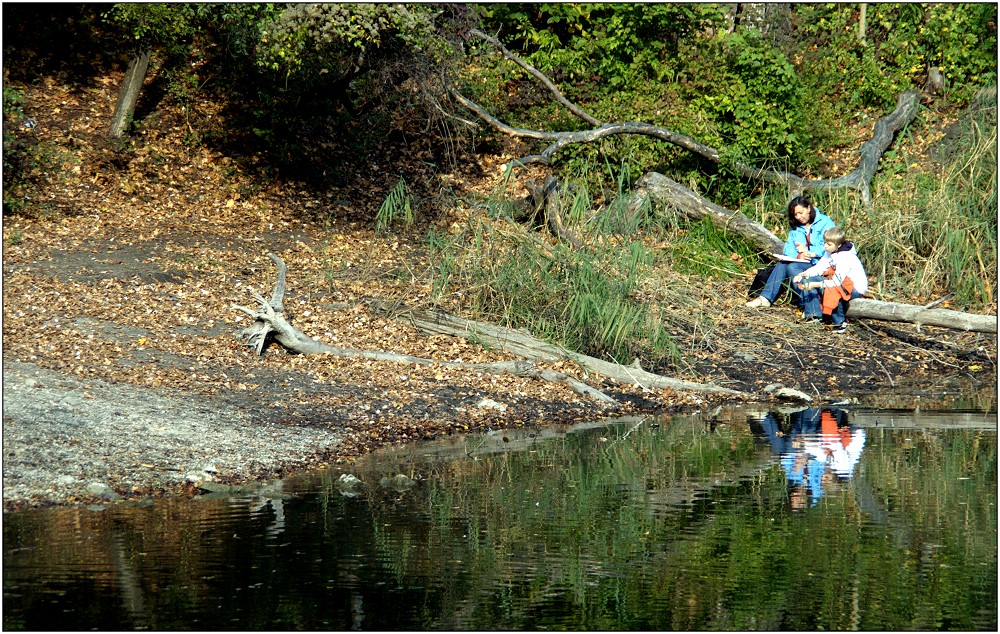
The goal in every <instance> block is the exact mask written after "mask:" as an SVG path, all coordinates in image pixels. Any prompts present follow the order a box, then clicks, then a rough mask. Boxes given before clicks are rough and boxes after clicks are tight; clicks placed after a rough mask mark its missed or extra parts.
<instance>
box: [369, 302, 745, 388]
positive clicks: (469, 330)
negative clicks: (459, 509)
mask: <svg viewBox="0 0 1000 634" xmlns="http://www.w3.org/2000/svg"><path fill="white" fill-rule="evenodd" d="M369 307H370V308H371V310H373V311H374V312H376V313H379V314H382V315H391V316H394V317H396V318H400V319H405V320H406V321H408V322H410V323H411V324H412V325H413V326H414V327H415V328H417V329H419V330H421V331H423V332H427V333H432V334H443V335H451V336H456V337H467V338H475V339H476V340H480V341H485V342H486V343H488V344H490V345H491V346H495V347H497V348H499V349H501V350H505V351H507V352H511V353H513V354H516V355H518V356H520V357H524V358H526V359H531V360H534V361H542V362H557V361H565V360H569V361H573V362H574V363H576V364H578V365H579V366H580V367H582V368H583V369H584V370H586V371H588V372H592V373H594V374H599V375H601V376H604V377H607V378H609V379H612V380H614V381H616V382H618V383H622V384H626V385H637V386H639V387H642V388H646V389H664V388H669V389H674V390H684V391H690V392H709V393H714V394H726V395H730V396H741V397H746V396H747V395H746V394H744V393H743V392H739V391H737V390H731V389H729V388H725V387H720V386H718V385H713V384H711V383H694V382H692V381H684V380H682V379H674V378H670V377H665V376H662V375H659V374H654V373H652V372H647V371H646V370H643V369H642V368H640V367H638V365H637V364H636V365H633V366H624V365H620V364H618V363H611V362H608V361H604V360H602V359H597V358H594V357H591V356H587V355H585V354H580V353H578V352H573V351H570V350H566V349H565V348H561V347H559V346H555V345H552V344H549V343H546V342H544V341H540V340H538V339H536V338H534V337H532V336H531V335H528V334H525V333H523V332H520V331H517V330H512V329H510V328H502V327H500V326H495V325H492V324H485V323H482V322H477V321H471V320H468V319H464V318H461V317H455V316H453V315H449V314H447V313H444V312H440V311H426V310H420V309H417V308H406V307H398V306H390V305H388V304H379V303H372V304H369Z"/></svg>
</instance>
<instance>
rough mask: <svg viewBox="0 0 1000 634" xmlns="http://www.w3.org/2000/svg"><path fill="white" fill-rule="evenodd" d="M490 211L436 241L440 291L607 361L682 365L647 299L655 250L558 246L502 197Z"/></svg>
mask: <svg viewBox="0 0 1000 634" xmlns="http://www.w3.org/2000/svg"><path fill="white" fill-rule="evenodd" d="M576 199H579V197H577V198H576ZM486 207H487V208H488V209H489V210H490V213H489V214H486V215H479V216H476V217H474V218H473V219H472V220H470V222H469V224H468V226H467V227H466V228H465V230H464V232H463V233H462V234H461V235H460V236H458V237H457V238H456V239H453V240H451V241H447V242H446V241H441V240H440V239H437V240H436V241H435V243H434V244H433V247H434V249H435V253H434V258H435V260H436V261H438V262H440V263H441V267H440V268H439V271H438V279H437V280H436V281H435V283H434V288H435V290H436V291H437V292H438V293H445V292H447V291H448V290H449V289H462V292H463V293H464V296H463V300H464V304H465V307H466V308H467V309H468V310H470V311H472V312H474V313H476V314H478V315H481V316H482V317H484V318H488V319H490V320H493V321H495V322H497V323H501V324H504V325H506V326H508V327H512V328H524V329H526V330H528V331H529V332H531V333H533V334H534V335H535V336H538V337H541V338H543V339H546V340H548V341H551V342H554V343H558V344H560V345H562V346H564V347H567V348H569V349H572V350H576V351H579V352H584V353H586V354H589V355H592V356H596V357H599V358H604V359H614V360H617V361H620V362H626V363H627V362H630V361H631V360H632V359H634V358H639V359H641V360H642V361H644V362H646V363H648V364H650V365H656V364H658V363H660V362H663V361H675V360H676V358H677V354H678V352H677V348H676V346H675V345H674V343H673V341H672V340H671V338H670V336H669V335H668V333H667V332H666V330H665V329H664V328H663V324H662V320H661V319H660V318H659V316H658V315H657V313H656V311H655V307H654V306H650V305H649V304H648V303H647V302H646V301H644V299H645V298H644V297H643V293H642V289H641V285H642V283H643V282H644V280H646V279H647V278H648V277H649V276H650V267H651V266H652V264H653V261H654V256H653V254H652V252H651V251H650V250H649V249H648V248H647V247H645V246H643V245H642V244H641V243H640V242H628V243H626V244H619V245H616V246H614V247H609V248H599V249H580V250H574V249H569V248H566V247H563V246H562V245H555V246H551V245H549V244H548V243H546V242H544V241H543V240H541V239H539V238H538V237H536V236H534V235H532V234H531V233H529V232H528V231H527V230H526V229H525V228H523V227H522V226H520V225H518V224H517V223H513V222H510V221H509V219H508V218H506V217H505V215H504V206H503V201H502V200H501V199H497V200H493V201H487V203H486ZM491 216H492V217H491Z"/></svg>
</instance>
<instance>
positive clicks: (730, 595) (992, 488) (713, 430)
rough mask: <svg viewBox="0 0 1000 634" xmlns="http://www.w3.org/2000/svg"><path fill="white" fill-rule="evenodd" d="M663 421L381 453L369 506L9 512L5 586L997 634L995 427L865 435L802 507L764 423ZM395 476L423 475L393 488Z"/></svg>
mask: <svg viewBox="0 0 1000 634" xmlns="http://www.w3.org/2000/svg"><path fill="white" fill-rule="evenodd" d="M657 423H659V427H658V428H654V427H653V426H652V425H651V424H649V422H647V423H644V424H641V425H636V424H634V423H627V424H623V425H620V426H604V427H594V428H593V429H591V430H587V431H584V432H580V433H569V434H563V435H562V436H560V437H558V438H553V439H551V440H546V441H545V442H537V443H535V444H527V446H526V448H525V449H524V450H522V451H519V452H516V453H506V454H503V453H497V454H488V455H487V454H483V455H475V456H474V457H469V456H468V455H466V453H465V452H464V451H463V452H460V453H459V455H461V456H462V458H460V459H457V460H448V461H430V460H428V461H425V462H414V461H411V460H408V459H407V458H406V457H405V456H403V455H402V454H395V455H391V457H388V458H380V457H375V458H373V459H372V460H370V461H366V462H364V463H361V464H359V465H357V468H356V469H355V470H354V471H353V473H354V474H355V475H357V476H358V477H359V478H361V480H362V482H363V484H364V486H363V487H362V488H360V489H359V490H360V491H361V493H360V494H359V496H358V497H356V498H346V497H344V496H342V495H341V494H340V492H339V490H338V489H337V487H336V480H337V476H338V475H339V474H338V473H335V472H333V470H330V471H331V472H330V473H328V474H326V475H325V476H322V478H321V479H320V480H319V481H318V486H319V488H320V492H319V493H318V494H315V493H313V492H314V491H315V487H316V486H317V484H310V485H308V487H309V488H310V490H311V491H313V492H310V493H305V494H302V495H299V496H298V497H288V495H294V494H296V493H301V491H297V490H296V487H298V486H306V485H297V484H295V483H290V484H289V486H288V487H286V491H284V492H282V493H283V494H282V495H280V496H278V495H277V494H276V493H277V492H274V494H273V495H271V498H270V499H269V498H268V497H267V496H258V497H257V498H254V497H253V496H251V495H248V496H247V497H246V498H243V499H237V500H225V499H219V500H209V499H205V500H202V501H196V502H188V503H159V504H156V505H151V506H148V507H125V506H117V507H112V508H110V509H108V510H106V511H104V512H100V513H95V512H91V511H86V510H83V509H63V510H59V511H55V512H46V513H44V514H41V513H39V514H35V515H32V514H31V513H23V514H12V515H11V516H9V517H6V518H5V525H4V532H5V540H4V541H5V555H6V556H5V570H4V572H5V575H4V585H5V592H10V593H11V595H13V594H15V593H17V591H18V590H17V584H18V579H19V575H21V570H22V567H24V566H39V567H45V566H51V567H53V568H55V567H56V566H64V568H63V569H65V566H66V565H69V566H70V567H71V569H73V570H85V571H87V572H86V574H87V575H88V577H89V579H90V582H89V583H88V584H84V585H81V587H79V588H75V589H67V593H68V594H67V596H66V597H65V598H64V599H62V601H63V604H64V605H70V604H72V605H74V606H88V607H87V608H81V609H85V610H89V611H90V612H89V615H90V616H91V617H93V618H100V619H101V620H100V621H99V622H100V624H101V627H103V628H106V629H134V628H136V627H150V628H153V629H191V628H192V627H196V628H197V629H232V628H234V627H238V628H240V629H325V630H338V629H351V628H354V629H394V628H395V629H398V628H403V629H442V628H443V629H470V628H472V629H538V628H539V627H543V626H544V627H548V626H552V627H554V626H557V625H560V626H563V627H566V626H570V627H574V628H575V629H598V630H600V629H665V628H668V629H734V630H744V629H770V630H777V629H792V630H795V629H805V630H813V629H819V628H823V629H850V628H862V629H872V630H879V629H911V628H916V629H934V628H943V629H947V628H952V629H982V626H983V623H984V619H985V620H989V618H991V617H992V618H993V619H995V611H994V612H993V613H990V612H989V611H988V610H987V611H986V612H985V613H984V612H983V608H982V607H981V606H979V605H977V604H976V603H975V602H976V601H978V600H980V599H981V598H982V596H983V592H978V593H977V592H969V591H966V590H969V589H974V588H993V587H995V578H996V543H995V530H996V523H995V522H996V518H995V506H993V503H994V501H995V497H996V496H995V492H996V435H995V433H992V432H991V433H987V432H984V431H977V430H958V431H953V432H948V433H947V434H945V433H936V432H930V431H925V430H924V431H922V430H919V429H914V430H906V431H905V433H899V432H892V431H888V430H883V429H877V428H869V429H868V430H867V431H868V444H867V446H866V449H865V453H864V454H863V456H862V460H861V463H860V464H859V465H858V467H857V469H856V471H855V475H854V478H853V479H852V480H851V481H850V482H849V483H847V484H846V485H845V488H844V490H843V492H842V495H839V496H837V497H829V498H827V499H825V500H824V501H823V503H822V504H820V505H818V506H817V507H815V508H812V509H808V510H807V511H804V512H801V513H792V512H791V511H790V509H789V507H788V503H787V498H786V488H785V478H784V474H783V473H782V472H781V469H780V467H779V466H778V465H776V464H771V463H770V449H769V447H767V446H763V445H757V444H755V441H754V437H753V434H752V433H751V430H750V429H749V428H748V427H747V426H746V425H737V424H719V425H716V426H713V427H707V426H706V425H705V424H704V423H703V422H702V421H700V420H699V419H697V418H682V417H677V418H675V419H674V420H673V421H667V420H661V421H657ZM474 458H475V459H474ZM397 473H403V474H405V475H407V476H408V477H412V478H414V479H416V480H417V482H418V484H417V485H416V486H414V487H412V488H410V489H408V490H402V491H401V490H398V489H395V488H390V487H385V486H381V485H380V484H379V483H380V481H382V480H383V478H384V477H385V476H393V475H395V474H397ZM390 481H391V477H390ZM873 511H877V512H873ZM876 525H878V526H879V527H876ZM881 527H885V530H883V529H882V528H881ZM43 545H44V547H42V546H43ZM32 546H37V548H36V549H35V550H25V548H27V547H32ZM101 597H107V599H106V601H105V603H104V604H103V605H113V606H114V613H113V614H112V609H111V608H109V607H104V608H102V607H100V606H101V605H102V603H101V600H100V599H101ZM28 600H37V601H41V598H37V599H36V598H32V599H28ZM122 605H126V606H131V607H129V608H128V609H127V610H125V611H123V610H121V606H122ZM90 606H93V607H90ZM404 606H409V611H407V612H406V613H405V614H402V613H401V611H402V610H403V609H404ZM915 606H933V607H925V608H923V611H915V609H914V608H915ZM52 612H56V610H52ZM143 614H146V615H148V620H147V621H142V615H143ZM556 614H559V615H561V616H559V617H557V616H554V615H556ZM77 615H79V612H77ZM8 618H11V619H12V618H14V617H7V616H5V619H8ZM53 618H57V617H53ZM68 618H69V617H67V619H68ZM194 618H197V619H199V620H198V621H197V622H196V623H195V621H193V619H194ZM116 619H117V620H116ZM977 619H979V620H977ZM88 622H89V621H87V620H86V619H84V620H78V619H75V620H74V622H73V623H69V622H67V623H66V624H65V628H64V629H75V628H79V627H81V624H86V623H88ZM7 623H8V621H5V624H7ZM10 623H12V624H14V623H16V621H10ZM21 626H22V627H29V628H30V627H31V623H30V622H27V623H22V624H21ZM46 629H49V628H46ZM56 629H58V628H56Z"/></svg>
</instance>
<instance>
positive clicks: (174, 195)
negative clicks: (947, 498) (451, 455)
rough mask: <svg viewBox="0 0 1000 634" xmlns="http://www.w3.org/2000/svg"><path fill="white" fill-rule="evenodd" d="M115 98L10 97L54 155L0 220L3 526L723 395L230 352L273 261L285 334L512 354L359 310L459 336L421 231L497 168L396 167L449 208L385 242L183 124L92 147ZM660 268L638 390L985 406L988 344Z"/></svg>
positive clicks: (990, 395)
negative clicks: (185, 135) (672, 300)
mask: <svg viewBox="0 0 1000 634" xmlns="http://www.w3.org/2000/svg"><path fill="white" fill-rule="evenodd" d="M112 85H117V83H115V82H111V83H109V84H107V85H104V84H102V85H100V86H93V87H88V88H86V89H85V90H75V89H74V88H73V87H72V86H70V85H60V84H53V85H49V86H47V87H45V88H44V89H43V88H42V87H34V86H28V87H25V90H26V91H27V94H28V96H29V97H30V103H31V104H32V108H31V110H30V114H31V116H32V117H34V119H33V121H35V122H36V124H37V125H36V126H35V127H33V128H32V134H33V135H36V137H37V141H38V143H39V144H40V145H41V146H44V147H47V148H49V149H50V150H51V151H52V152H54V153H55V154H56V155H58V156H62V157H64V158H65V161H64V162H62V163H59V164H58V165H57V166H56V167H54V168H53V169H51V170H49V171H47V172H45V174H42V175H40V176H39V178H40V183H42V184H40V185H39V193H38V195H37V196H36V198H34V199H32V200H26V201H24V202H25V211H24V212H23V213H18V214H12V215H6V216H5V217H4V223H3V286H4V302H3V340H4V341H3V361H4V384H3V403H4V413H3V426H4V430H3V431H4V438H3V452H4V463H3V471H4V492H3V500H4V506H5V508H7V509H8V510H9V509H16V508H25V507H29V506H33V505H42V504H66V503H74V504H76V503H78V504H85V503H93V502H100V501H101V500H102V499H108V500H113V499H117V498H123V499H129V498H142V497H146V496H149V495H159V494H166V493H169V494H176V493H191V492H192V491H193V489H194V488H195V487H196V486H197V483H198V482H199V481H204V480H206V479H208V478H212V479H213V480H215V481H218V482H223V483H227V484H230V483H231V484H237V483H244V482H249V481H255V480H260V479H269V478H273V477H277V476H280V475H284V474H287V473H289V472H292V471H294V470H296V469H300V468H305V467H308V466H314V465H319V464H323V463H325V462H337V461H349V460H351V459H353V458H355V457H357V456H360V455H364V454H365V453H368V452H370V451H372V450H374V449H377V448H379V447H383V446H386V445H390V444H395V443H405V442H417V441H421V440H427V439H434V438H439V437H442V436H447V435H451V434H457V433H464V432H468V431H475V430H485V429H498V428H514V427H526V426H531V427H542V426H545V425H551V424H563V423H574V422H579V421H594V420H600V419H602V418H607V417H617V416H626V415H636V414H640V415H641V414H653V413H660V412H670V411H678V410H688V411H691V410H698V409H707V408H711V407H714V406H716V405H718V404H719V403H720V402H727V401H728V400H731V397H715V396H710V395H707V394H705V393H699V392H682V391H678V390H671V389H663V390H645V389H642V388H639V387H637V386H634V385H628V384H621V383H615V382H611V381H608V380H605V379H604V378H602V377H600V376H594V375H588V374H586V373H584V372H583V371H582V370H581V368H579V367H577V366H575V365H574V364H572V363H568V362H553V363H546V364H541V365H542V366H543V368H544V369H546V370H553V371H556V372H560V373H562V374H565V375H569V376H571V377H573V378H574V379H577V380H578V381H583V382H586V383H588V384H589V385H591V386H593V387H596V388H598V389H600V390H601V391H602V392H604V393H605V394H608V395H610V396H612V397H613V398H614V399H615V401H616V402H617V404H616V405H609V404H606V403H600V402H597V401H594V400H591V399H589V398H587V397H585V396H581V395H580V394H578V393H577V392H575V391H574V390H573V389H572V388H571V387H569V386H567V385H564V384H561V383H554V382H550V381H545V380H541V379H538V378H532V377H515V376H511V375H495V374H486V373H483V372H480V371H477V370H474V369H459V368H456V367H448V366H444V365H440V364H430V365H415V364H407V363H401V362H390V361H376V360H372V359H369V358H364V357H333V356H329V355H308V356H307V355H289V354H287V353H286V352H285V351H284V350H282V349H280V348H279V347H278V346H277V345H274V346H271V347H270V348H268V349H267V350H266V351H265V354H264V355H263V356H262V357H260V358H258V357H256V356H255V355H254V354H253V352H252V351H251V350H249V349H248V348H247V347H246V346H245V345H243V344H242V343H241V341H240V340H239V339H238V338H237V336H236V333H237V332H238V331H239V330H240V329H241V328H243V327H246V326H247V325H249V322H250V320H249V318H247V317H246V316H245V315H244V314H243V313H241V312H239V311H237V310H235V309H234V308H233V306H234V305H240V306H247V307H251V308H256V300H255V299H254V297H253V295H252V293H253V292H258V293H260V294H262V295H265V296H266V295H269V294H270V292H271V290H270V289H272V288H273V285H274V280H275V269H274V265H273V264H272V262H271V261H270V260H269V259H268V258H267V253H269V252H273V253H276V254H278V255H279V256H280V257H281V258H282V259H283V260H284V261H285V262H286V264H287V265H288V279H287V288H286V295H285V307H286V309H287V312H288V313H289V315H290V319H291V321H292V323H293V324H294V325H295V326H296V327H297V328H299V329H300V330H301V331H303V332H304V333H306V334H307V335H308V336H310V337H314V338H316V339H318V340H320V341H322V342H324V343H326V344H329V345H331V346H337V347H343V348H351V349H355V350H368V351H384V352H392V353H398V354H403V355H411V356H414V357H421V358H424V359H430V360H433V361H448V362H453V361H460V362H463V363H465V364H475V363H495V362H500V361H511V360H515V359H516V358H517V357H515V356H514V355H513V354H510V353H508V352H505V351H503V350H499V349H495V348H490V347H488V346H486V345H483V343H482V342H481V341H478V340H477V339H476V337H475V335H474V333H470V336H469V337H468V338H465V337H451V336H444V335H433V334H428V333H426V332H422V331H420V330H419V329H417V328H416V327H414V326H413V325H412V324H410V323H407V322H405V321H404V320H396V319H392V318H388V317H385V316H382V315H381V314H377V312H376V311H370V310H369V304H370V303H374V302H380V303H385V302H388V303H396V302H398V303H400V304H405V305H407V306H413V307H418V308H431V307H434V308H441V309H443V310H446V311H448V312H450V313H452V314H455V315H458V316H469V317H473V315H465V314H464V313H463V310H464V305H463V295H462V291H461V290H459V291H456V292H453V293H450V294H446V295H445V296H443V297H438V296H436V295H435V280H438V279H439V276H440V272H439V269H438V267H439V265H440V262H437V261H435V260H434V259H433V256H432V255H431V254H430V249H429V246H428V243H429V238H428V236H429V235H432V234H434V235H447V234H453V235H454V234H457V233H459V232H461V231H462V230H463V227H466V226H468V223H469V219H470V218H471V217H473V216H474V215H475V214H477V213H479V211H477V208H476V206H475V205H474V204H472V203H469V202H467V201H468V200H475V199H477V197H478V198H482V197H485V196H488V195H489V194H490V193H491V192H495V191H497V186H498V183H499V181H500V180H501V179H502V178H503V173H502V172H501V171H500V170H499V169H498V166H499V164H501V163H502V162H503V160H504V157H503V156H500V155H483V156H482V157H480V158H479V159H478V160H479V161H480V163H479V164H475V165H472V164H466V165H461V166H459V167H458V168H456V169H455V170H454V171H452V172H450V173H448V174H439V173H437V172H436V171H433V173H432V170H431V167H429V166H428V165H427V164H424V163H422V162H421V161H418V160H416V159H412V158H407V157H408V156H409V155H406V154H405V153H404V154H400V153H398V152H397V153H394V154H393V156H398V157H399V158H398V160H399V161H400V162H401V164H400V165H397V166H394V167H393V170H395V169H396V167H398V168H399V170H400V172H404V171H405V172H407V173H410V174H414V176H413V177H412V179H413V180H414V181H415V182H416V181H420V182H421V183H423V185H424V189H425V190H426V191H439V190H440V191H443V189H442V188H444V187H445V186H447V188H448V190H449V192H450V194H449V196H448V197H446V198H441V199H440V200H438V199H434V200H432V199H431V197H430V195H428V196H427V197H425V198H421V200H422V202H421V204H422V205H423V207H422V209H421V215H420V218H419V222H418V223H417V225H415V226H413V227H411V228H409V229H406V230H400V231H395V232H390V233H378V232H375V231H374V221H373V218H374V217H375V215H376V212H377V210H378V209H379V205H380V204H381V202H382V201H383V200H384V192H382V190H379V189H378V188H373V187H372V186H371V183H366V182H351V183H350V184H348V185H345V186H344V187H343V188H342V189H340V190H337V191H335V192H334V191H331V192H328V193H318V192H316V191H313V190H310V189H308V188H306V187H305V186H304V185H301V184H297V183H294V182H288V181H278V180H267V179H265V178H264V177H263V176H262V174H261V173H259V172H255V171H254V169H253V168H252V167H250V166H249V165H248V164H247V163H243V164H238V163H237V162H235V161H234V160H232V159H231V158H230V157H229V156H226V155H224V154H223V153H222V152H220V151H219V150H217V149H212V148H210V147H206V146H204V145H199V144H194V145H188V144H185V143H182V142H181V140H180V138H179V134H178V133H177V130H179V129H183V122H184V120H183V113H178V112H174V111H166V112H164V113H162V115H160V116H159V118H157V119H155V120H150V121H148V122H147V123H146V124H145V125H144V126H143V128H142V131H141V133H140V136H138V137H137V138H136V139H135V142H134V144H133V145H131V146H129V148H128V151H127V152H125V151H123V150H121V151H120V150H115V149H114V148H111V147H109V146H108V145H107V143H106V139H105V136H104V128H103V127H100V126H94V125H93V124H92V123H91V122H92V121H100V120H103V119H102V117H104V116H105V115H106V112H109V111H110V110H111V107H112V106H113V103H114V90H112V89H111V88H109V86H112ZM64 131H69V132H67V133H66V134H64ZM70 133H71V134H70ZM386 154H387V155H388V154H390V153H388V152H387V153H386ZM404 161H409V162H408V163H407V164H405V165H403V164H402V162H404ZM421 170H423V172H421ZM390 171H392V170H390ZM387 173H388V172H387ZM393 173H395V172H393ZM417 174H423V176H419V177H418V176H416V175H417ZM425 177H426V178H425ZM442 183H444V184H442ZM380 192H381V193H380ZM435 200H436V202H434V201H435ZM651 248H655V245H653V246H652V247H651ZM658 274H659V275H660V276H661V279H662V283H665V284H666V283H669V284H670V285H671V286H673V287H676V288H682V289H686V290H685V292H686V293H687V296H686V300H687V301H686V303H685V304H684V305H683V306H673V305H662V306H659V314H660V315H662V318H663V322H664V328H665V329H666V330H667V332H668V334H669V336H670V337H671V339H672V341H673V342H674V344H675V345H676V346H677V349H678V351H679V357H678V360H677V361H676V363H672V364H671V365H670V366H664V367H659V368H644V369H646V370H649V371H654V372H657V373H659V374H663V375H665V376H670V377H673V378H677V379H682V380H685V381H691V382H695V383H712V384H715V385H718V386H722V387H725V388H729V389H732V390H736V391H739V392H742V393H744V394H746V395H747V397H746V398H747V399H750V400H753V399H760V400H762V401H766V400H769V399H770V396H768V394H767V392H766V391H765V387H767V386H769V385H771V384H775V383H780V384H783V385H785V386H787V387H790V388H794V389H796V390H799V391H801V392H804V393H806V394H808V395H809V396H810V397H812V398H813V399H814V400H815V402H817V403H824V402H826V403H829V402H834V401H838V400H843V399H852V400H854V401H856V402H858V403H860V404H861V405H864V406H868V407H876V408H878V407H915V406H918V405H919V406H921V407H924V408H931V407H934V406H935V405H938V404H940V405H941V406H943V407H959V408H967V407H971V408H986V409H989V408H993V409H995V407H996V401H995V399H996V358H997V337H996V335H985V334H980V333H967V332H957V331H949V330H946V329H939V328H933V327H924V328H922V329H917V328H916V327H914V326H912V325H910V324H894V323H879V322H875V321H853V322H852V324H851V328H850V329H849V331H848V334H846V335H834V334H833V333H831V332H830V331H829V330H826V329H824V328H822V327H821V326H818V325H816V324H808V323H800V322H799V320H798V315H797V314H796V312H795V311H794V310H793V309H792V308H791V307H790V306H788V305H787V304H781V303H779V304H777V305H775V306H774V307H773V308H771V309H769V310H761V311H758V310H750V309H747V308H745V306H744V301H745V299H746V294H745V290H746V287H747V285H748V284H749V281H750V274H749V273H748V275H747V276H746V278H745V279H738V278H732V277H726V278H713V279H704V278H701V277H697V276H693V275H685V274H683V273H680V272H678V271H675V270H670V269H668V268H664V269H663V270H662V271H659V272H658ZM432 298H433V299H432Z"/></svg>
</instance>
